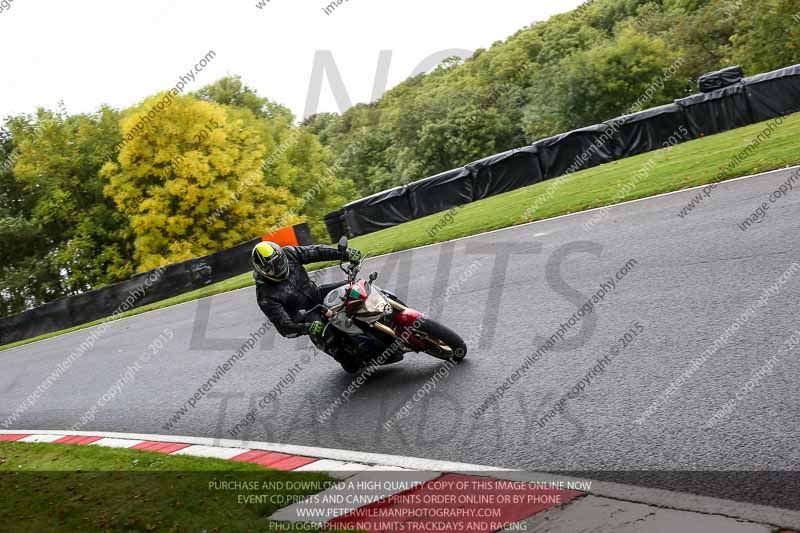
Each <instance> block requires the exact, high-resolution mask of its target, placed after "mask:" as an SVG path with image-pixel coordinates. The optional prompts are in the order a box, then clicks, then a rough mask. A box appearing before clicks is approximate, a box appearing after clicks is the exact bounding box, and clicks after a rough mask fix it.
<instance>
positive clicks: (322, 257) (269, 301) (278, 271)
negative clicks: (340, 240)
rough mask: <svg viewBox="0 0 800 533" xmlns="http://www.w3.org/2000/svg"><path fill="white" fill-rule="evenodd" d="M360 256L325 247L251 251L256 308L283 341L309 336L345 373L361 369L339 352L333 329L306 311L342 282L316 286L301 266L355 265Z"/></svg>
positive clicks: (263, 246) (265, 246)
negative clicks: (320, 264)
mask: <svg viewBox="0 0 800 533" xmlns="http://www.w3.org/2000/svg"><path fill="white" fill-rule="evenodd" d="M362 257H363V256H362V254H361V252H359V251H358V250H354V249H352V248H350V249H347V250H346V251H345V252H344V253H342V252H340V251H339V250H338V249H336V248H332V247H329V246H285V247H281V246H279V245H277V244H275V243H272V242H267V241H265V242H260V243H258V245H256V247H255V248H254V249H253V252H252V262H253V270H254V272H253V277H254V278H255V280H256V297H257V300H258V306H259V307H260V308H261V310H262V311H263V312H264V314H265V315H267V318H269V320H270V322H272V324H273V325H274V326H275V329H277V330H278V333H280V334H281V335H282V336H284V337H288V338H294V337H299V336H301V335H309V336H310V337H311V340H312V341H313V342H314V344H315V345H316V346H317V347H318V348H320V349H322V350H323V351H325V352H327V353H328V354H330V355H331V356H333V358H334V359H336V360H337V361H338V362H339V363H340V364H341V365H342V367H343V368H344V369H345V370H346V371H348V372H354V371H356V370H358V368H359V367H360V366H361V363H360V361H356V360H354V359H353V357H352V356H350V355H349V354H347V353H346V351H345V350H343V349H340V343H341V341H342V340H343V339H341V337H340V336H339V335H337V332H336V331H335V328H332V327H329V328H326V327H324V326H325V322H324V318H325V317H324V316H323V315H322V314H321V312H319V311H315V312H312V313H309V314H305V313H302V312H301V311H309V310H311V309H312V308H314V307H315V306H316V305H318V304H320V303H322V301H323V299H324V298H325V296H326V295H327V294H328V293H329V292H330V291H332V290H334V289H336V288H338V287H340V286H342V285H343V284H344V283H346V282H340V283H330V284H326V285H322V286H317V284H316V283H314V282H313V281H312V280H311V278H310V277H309V276H308V273H307V272H306V270H305V268H303V265H307V264H310V263H319V262H321V261H336V260H345V261H351V262H359V261H361V259H362Z"/></svg>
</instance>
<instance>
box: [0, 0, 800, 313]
mask: <svg viewBox="0 0 800 533" xmlns="http://www.w3.org/2000/svg"><path fill="white" fill-rule="evenodd" d="M794 63H800V0H590V1H589V2H586V3H585V4H583V5H581V6H580V7H578V8H577V9H575V10H574V11H572V12H570V13H566V14H562V15H557V16H554V17H552V18H550V19H549V20H547V21H545V22H538V23H535V24H533V25H530V26H528V27H526V28H524V29H522V30H520V31H519V32H517V33H516V34H515V35H513V36H511V37H510V38H509V39H507V40H506V41H503V42H497V43H495V44H493V45H492V46H491V47H490V48H489V49H481V50H478V51H476V53H475V54H474V55H473V57H472V58H470V59H468V60H466V61H461V60H457V59H450V60H446V61H444V62H443V63H442V64H440V65H439V66H438V67H436V68H435V69H434V70H433V71H432V72H430V73H428V74H424V75H419V76H416V77H413V78H410V79H408V80H406V81H405V82H403V83H401V84H400V85H398V86H397V87H395V88H393V89H391V90H390V91H388V92H387V93H386V94H385V95H384V96H383V97H382V98H381V99H379V100H378V101H376V102H373V103H370V104H359V105H356V106H354V107H352V108H350V109H349V110H347V111H346V112H345V113H343V114H341V115H338V114H332V113H321V114H318V115H315V116H312V117H309V118H308V119H306V120H305V121H303V123H302V124H300V125H299V126H298V125H295V122H294V117H293V116H292V113H291V112H290V111H289V110H288V109H287V108H286V107H284V106H282V105H280V104H278V103H276V102H273V101H271V100H269V99H267V98H264V97H261V96H259V95H258V94H257V93H256V92H255V91H254V90H253V89H251V88H250V87H247V86H246V85H244V84H243V83H242V82H241V80H239V79H238V78H235V77H228V78H224V79H222V80H219V81H217V82H216V83H213V84H211V85H209V86H207V87H204V88H202V89H200V90H198V91H197V92H195V93H193V94H191V95H186V96H182V95H181V96H178V95H175V98H174V99H171V103H170V104H169V105H167V106H165V108H164V109H162V110H161V111H159V112H158V113H156V115H155V116H154V117H153V118H152V120H151V121H148V122H147V124H146V125H144V127H141V128H140V127H138V124H139V122H140V120H141V117H142V116H143V115H146V114H147V112H148V110H150V109H152V107H153V105H155V104H156V103H157V102H159V101H163V100H164V98H165V94H163V93H162V94H161V95H156V96H152V97H150V98H147V99H145V100H143V101H142V102H141V103H140V104H137V105H135V106H132V107H131V108H130V109H126V110H115V109H111V108H108V107H102V108H100V110H99V111H97V112H96V113H92V114H80V115H74V116H69V115H68V114H66V113H65V112H63V111H62V110H58V111H52V110H45V109H40V110H38V111H37V112H36V113H35V114H33V115H30V116H18V117H9V118H7V119H6V120H5V126H4V128H3V129H2V130H0V254H1V256H2V260H1V261H0V313H1V314H9V313H13V312H18V311H20V310H23V309H25V308H27V307H30V306H33V305H37V304H40V303H42V302H46V301H50V300H52V299H55V298H57V297H60V296H64V295H69V294H76V293H79V292H82V291H85V290H87V289H90V288H94V287H98V286H102V285H104V284H107V283H111V282H114V281H118V280H121V279H124V278H126V277H128V276H130V275H131V274H133V273H135V272H138V271H142V270H144V269H147V268H152V267H154V266H159V265H163V264H166V263H169V262H171V261H175V260H179V259H184V258H187V257H192V256H198V255H202V254H205V253H210V252H214V251H218V250H221V249H223V248H226V247H228V246H230V245H231V244H233V243H235V242H236V241H244V240H247V239H250V238H253V237H255V236H257V235H260V234H263V233H265V232H267V231H270V230H272V229H277V228H278V227H281V226H285V225H289V224H292V223H295V222H297V221H302V220H305V221H308V222H310V223H311V225H312V229H313V231H314V234H315V235H316V236H317V238H319V239H323V238H324V237H325V231H324V225H323V223H322V218H323V216H324V215H325V214H326V213H327V212H329V211H332V210H334V209H337V208H339V207H340V206H341V205H342V204H344V203H345V202H347V201H349V200H353V199H355V198H357V197H359V196H363V195H367V194H371V193H373V192H377V191H379V190H382V189H385V188H388V187H392V186H396V185H400V184H404V183H409V182H411V181H414V180H417V179H421V178H424V177H427V176H430V175H433V174H436V173H438V172H442V171H445V170H448V169H450V168H454V167H457V166H461V165H464V164H466V163H469V162H471V161H474V160H477V159H480V158H482V157H486V156H488V155H491V154H494V153H497V152H500V151H503V150H507V149H511V148H515V147H518V146H522V145H525V144H528V143H530V142H533V141H535V140H537V139H540V138H544V137H547V136H550V135H553V134H556V133H559V132H562V131H567V130H569V129H572V128H575V127H581V126H586V125H590V124H593V123H597V122H601V121H603V120H607V119H610V118H613V117H614V116H617V115H619V114H622V113H626V112H632V111H637V110H639V109H643V108H647V107H652V106H655V105H659V104H663V103H666V102H669V101H671V100H672V99H674V98H678V97H681V96H684V95H686V94H689V93H691V92H694V83H695V80H696V78H697V77H698V76H699V75H700V74H702V73H704V72H708V71H710V70H714V69H717V68H721V67H723V66H727V65H730V64H740V65H742V67H743V68H744V70H745V72H746V73H748V74H754V73H757V72H763V71H766V70H770V69H774V68H779V67H782V66H786V65H790V64H794Z"/></svg>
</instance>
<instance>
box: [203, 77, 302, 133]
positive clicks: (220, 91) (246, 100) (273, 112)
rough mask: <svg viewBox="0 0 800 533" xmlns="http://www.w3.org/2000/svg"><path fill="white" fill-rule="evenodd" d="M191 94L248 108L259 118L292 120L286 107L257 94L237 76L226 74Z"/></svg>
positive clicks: (207, 100) (287, 122) (208, 100)
mask: <svg viewBox="0 0 800 533" xmlns="http://www.w3.org/2000/svg"><path fill="white" fill-rule="evenodd" d="M192 96H196V97H197V98H199V99H201V100H204V101H206V102H216V103H218V104H223V105H227V106H231V107H238V108H241V109H249V110H250V111H251V112H252V113H253V114H254V115H255V116H256V117H259V118H266V119H269V120H280V121H282V122H285V123H286V124H291V123H292V122H294V115H292V112H291V111H290V110H289V108H288V107H285V106H282V105H280V104H278V103H276V102H273V101H272V100H270V99H269V98H262V97H261V96H258V93H257V92H256V91H255V90H254V89H251V88H250V87H248V86H247V85H245V84H243V83H242V80H241V78H240V77H239V76H226V77H224V78H222V79H220V80H217V81H215V82H214V83H212V84H210V85H206V86H205V87H203V88H202V89H200V90H199V91H197V92H195V93H192Z"/></svg>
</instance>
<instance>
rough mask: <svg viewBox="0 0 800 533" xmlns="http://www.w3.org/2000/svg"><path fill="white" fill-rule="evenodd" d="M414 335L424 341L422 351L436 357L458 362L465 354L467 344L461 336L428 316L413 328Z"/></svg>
mask: <svg viewBox="0 0 800 533" xmlns="http://www.w3.org/2000/svg"><path fill="white" fill-rule="evenodd" d="M414 336H415V337H417V338H418V339H419V340H421V341H422V342H424V343H425V348H424V349H423V350H422V351H424V352H425V353H426V354H428V355H431V356H433V357H436V358H437V359H443V360H445V361H453V362H459V361H461V360H462V359H464V358H465V357H466V356H467V344H466V343H465V342H464V340H463V339H462V338H461V336H460V335H459V334H458V333H456V332H455V331H453V330H452V329H450V328H448V327H447V326H445V325H443V324H440V323H438V322H436V321H435V320H432V319H430V318H429V319H427V320H425V321H423V322H422V323H421V324H420V325H419V326H417V327H416V328H415V329H414Z"/></svg>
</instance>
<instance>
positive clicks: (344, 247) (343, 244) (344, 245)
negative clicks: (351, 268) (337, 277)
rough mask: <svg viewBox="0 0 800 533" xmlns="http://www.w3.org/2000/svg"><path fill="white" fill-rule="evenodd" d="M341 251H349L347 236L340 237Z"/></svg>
mask: <svg viewBox="0 0 800 533" xmlns="http://www.w3.org/2000/svg"><path fill="white" fill-rule="evenodd" d="M339 251H340V252H341V253H345V252H346V251H347V237H342V238H341V239H339Z"/></svg>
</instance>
